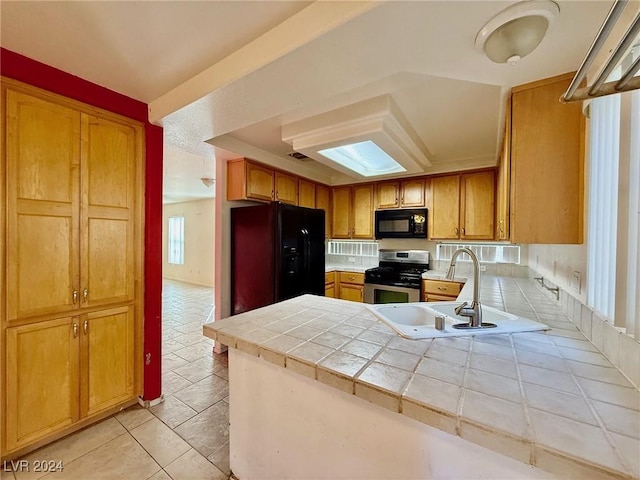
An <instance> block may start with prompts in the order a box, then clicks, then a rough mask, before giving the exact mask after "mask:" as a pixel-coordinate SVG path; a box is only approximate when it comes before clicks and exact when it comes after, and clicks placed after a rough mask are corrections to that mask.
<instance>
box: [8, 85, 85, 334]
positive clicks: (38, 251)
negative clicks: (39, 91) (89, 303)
mask: <svg viewBox="0 0 640 480" xmlns="http://www.w3.org/2000/svg"><path fill="white" fill-rule="evenodd" d="M5 111H6V118H5V121H6V155H7V157H6V158H7V177H8V178H7V180H8V181H7V199H8V202H7V203H8V218H7V220H8V225H7V252H8V255H7V266H8V272H7V289H8V292H7V299H8V304H7V307H8V308H7V314H8V320H9V322H11V321H12V320H16V319H21V318H26V317H31V316H35V315H46V314H51V313H57V312H64V311H69V310H73V309H75V308H77V304H75V305H74V298H77V297H75V296H74V294H73V292H74V291H76V290H77V289H78V261H79V258H78V238H79V215H78V210H79V208H78V206H79V199H80V195H79V177H78V170H79V163H80V143H79V141H78V140H79V138H80V114H79V113H78V112H76V111H74V110H72V109H70V108H67V107H65V106H62V105H59V104H57V103H54V102H52V101H48V100H46V99H43V98H38V97H35V96H32V95H28V94H26V93H23V92H20V91H13V90H11V89H7V90H6V109H5Z"/></svg>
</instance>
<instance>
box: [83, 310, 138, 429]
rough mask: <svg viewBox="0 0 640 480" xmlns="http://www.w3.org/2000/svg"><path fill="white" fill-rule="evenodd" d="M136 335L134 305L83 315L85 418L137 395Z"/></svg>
mask: <svg viewBox="0 0 640 480" xmlns="http://www.w3.org/2000/svg"><path fill="white" fill-rule="evenodd" d="M134 334H135V324H134V313H133V309H132V308H131V307H122V308H115V309H109V310H104V311H98V312H93V313H89V314H87V315H84V316H83V317H81V334H80V336H81V350H80V351H81V359H82V360H81V366H82V370H81V378H82V387H81V389H80V398H81V400H80V402H81V410H82V416H83V417H85V416H89V415H93V414H95V413H98V412H100V411H103V410H106V409H108V408H109V407H113V406H115V405H118V404H119V403H122V402H125V401H127V400H129V399H131V398H134V397H135V395H136V391H135V384H134V378H135V373H134V370H135V354H134V348H135V342H134Z"/></svg>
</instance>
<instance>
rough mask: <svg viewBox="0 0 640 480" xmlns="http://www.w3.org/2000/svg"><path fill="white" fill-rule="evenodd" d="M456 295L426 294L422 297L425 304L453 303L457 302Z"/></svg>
mask: <svg viewBox="0 0 640 480" xmlns="http://www.w3.org/2000/svg"><path fill="white" fill-rule="evenodd" d="M455 299H456V295H451V296H449V295H436V294H433V293H424V294H423V296H422V301H423V302H452V301H455Z"/></svg>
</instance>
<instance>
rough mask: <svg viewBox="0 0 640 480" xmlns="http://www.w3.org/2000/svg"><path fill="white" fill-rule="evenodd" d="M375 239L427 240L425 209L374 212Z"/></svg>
mask: <svg viewBox="0 0 640 480" xmlns="http://www.w3.org/2000/svg"><path fill="white" fill-rule="evenodd" d="M375 219H376V222H375V227H376V229H375V230H376V238H427V209H426V208H414V209H403V210H376V214H375Z"/></svg>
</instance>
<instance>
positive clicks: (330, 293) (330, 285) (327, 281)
mask: <svg viewBox="0 0 640 480" xmlns="http://www.w3.org/2000/svg"><path fill="white" fill-rule="evenodd" d="M324 296H325V297H330V298H336V272H327V273H325V274H324Z"/></svg>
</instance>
